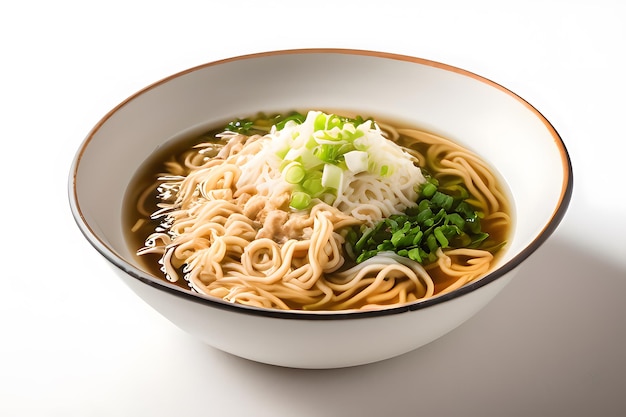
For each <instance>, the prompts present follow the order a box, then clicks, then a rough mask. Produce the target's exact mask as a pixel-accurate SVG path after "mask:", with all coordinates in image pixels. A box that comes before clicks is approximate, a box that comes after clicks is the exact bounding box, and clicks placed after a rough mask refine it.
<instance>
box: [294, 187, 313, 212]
mask: <svg viewBox="0 0 626 417" xmlns="http://www.w3.org/2000/svg"><path fill="white" fill-rule="evenodd" d="M309 204H311V196H310V195H308V194H307V193H303V192H301V191H296V192H294V193H291V202H290V203H289V206H290V207H292V208H294V209H296V210H304V209H307V208H308V207H309Z"/></svg>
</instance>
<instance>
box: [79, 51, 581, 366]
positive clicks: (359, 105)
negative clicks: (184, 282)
mask: <svg viewBox="0 0 626 417" xmlns="http://www.w3.org/2000/svg"><path fill="white" fill-rule="evenodd" d="M304 108H321V109H351V110H355V111H357V112H360V113H361V114H373V115H376V116H379V117H386V118H391V119H398V120H403V121H408V122H412V123H413V124H414V125H416V126H421V127H424V128H426V129H428V130H431V131H434V132H436V133H440V134H443V135H444V136H447V137H449V138H452V139H454V140H456V141H458V142H459V143H461V144H464V145H466V146H468V147H469V148H471V149H473V150H475V151H476V152H478V154H480V155H481V156H482V157H484V158H485V159H486V160H487V161H488V162H489V163H491V165H492V166H495V167H496V169H497V170H499V173H500V174H501V176H502V178H503V179H504V181H505V182H506V184H507V185H508V187H509V188H510V190H511V193H512V197H513V200H514V201H513V203H514V206H515V216H514V217H515V219H516V221H515V224H514V226H513V233H512V237H511V240H510V247H509V248H508V250H507V252H506V254H505V255H504V257H502V259H501V260H500V261H499V263H498V266H497V267H496V269H495V270H493V272H491V273H490V274H489V275H487V276H486V277H484V278H482V279H481V280H478V281H476V282H473V283H471V284H469V285H466V286H465V287H462V288H460V289H458V290H456V291H453V292H451V293H449V294H446V295H444V296H440V297H435V298H432V299H429V300H426V301H422V302H417V303H413V304H408V305H406V306H403V307H398V308H392V309H389V310H382V311H368V312H284V311H275V310H263V309H258V308H250V307H244V306H241V305H235V304H229V303H226V302H223V301H222V300H217V299H212V298H210V297H205V296H202V295H199V294H194V293H192V292H189V291H185V290H182V289H180V288H178V287H176V286H174V285H171V284H169V283H167V282H165V281H164V280H162V279H160V278H155V277H153V276H152V275H150V274H149V273H148V272H146V271H145V270H144V268H143V267H142V266H141V264H140V263H139V262H137V260H136V259H135V257H134V256H133V253H132V251H131V250H130V249H129V247H128V245H127V243H126V241H125V238H124V231H123V229H122V221H121V219H122V216H121V212H122V200H123V197H124V193H125V191H126V187H127V185H128V183H129V180H130V179H131V177H132V176H133V174H134V173H135V171H136V170H137V168H138V167H139V165H140V164H141V163H142V162H143V161H144V160H145V159H146V158H147V157H148V156H149V155H150V154H151V153H152V152H153V151H154V150H155V149H156V148H158V147H159V146H160V145H161V144H163V143H164V142H166V141H168V140H169V139H171V138H172V137H174V136H177V135H179V134H180V133H181V132H183V131H185V130H188V129H191V128H193V127H197V126H200V125H211V124H212V123H216V122H222V121H224V120H227V119H229V118H230V119H232V118H235V117H240V116H248V115H252V114H255V113H257V112H258V111H260V110H263V111H267V112H270V111H285V110H289V109H304ZM69 188H70V190H69V195H70V206H71V210H72V213H73V215H74V217H75V219H76V222H77V224H78V226H79V228H80V230H81V231H82V233H83V234H84V235H85V237H86V238H87V240H88V241H89V242H90V243H91V244H92V245H93V246H94V247H95V248H96V250H98V251H99V252H100V253H101V254H102V256H103V257H104V258H106V259H107V260H108V261H109V262H110V264H111V265H112V266H113V269H114V270H115V271H116V272H117V273H118V275H119V276H120V277H121V278H122V279H123V280H124V282H126V283H127V284H128V286H129V287H130V288H131V289H132V290H133V291H135V292H136V293H137V294H138V295H139V296H140V297H141V298H142V299H143V300H145V301H146V302H147V303H149V304H150V305H151V306H152V307H154V308H155V309H156V310H157V311H159V312H160V313H161V314H163V315H164V316H165V317H167V318H168V319H169V320H171V321H172V322H173V323H175V324H176V325H178V326H179V327H181V328H182V329H184V330H185V331H187V332H189V333H190V334H192V335H194V336H196V337H198V338H199V339H201V340H203V341H205V342H206V343H208V344H209V345H211V346H214V347H216V348H218V349H221V350H224V351H226V352H230V353H232V354H234V355H238V356H241V357H244V358H248V359H252V360H255V361H260V362H265V363H269V364H276V365H282V366H289V367H301V368H333V367H345V366H352V365H359V364H365V363H370V362H375V361H379V360H382V359H386V358H390V357H393V356H396V355H400V354H402V353H405V352H408V351H410V350H412V349H415V348H417V347H419V346H422V345H424V344H426V343H428V342H431V341H432V340H435V339H436V338H438V337H440V336H442V335H443V334H445V333H447V332H449V331H450V330H452V329H454V328H455V327H457V326H458V325H460V324H461V323H463V322H464V321H466V320H467V319H468V318H470V317H471V316H472V315H473V314H474V313H476V312H477V311H478V310H480V309H481V308H482V307H483V306H484V305H485V304H487V302H489V301H490V300H491V299H492V298H493V297H494V296H495V295H496V294H497V293H498V292H499V291H500V290H501V289H502V288H503V287H504V286H505V285H506V284H507V283H508V282H509V281H510V280H511V278H512V277H513V275H514V273H515V272H516V270H517V268H518V267H519V266H520V264H521V263H522V262H523V261H524V260H525V259H527V258H528V256H530V255H531V254H532V253H533V252H534V251H535V250H536V249H537V248H538V247H539V246H540V245H541V244H542V243H543V242H544V241H545V240H546V239H547V238H548V236H549V235H550V234H551V233H552V232H553V231H554V229H555V228H556V227H557V224H558V223H559V222H560V220H561V218H562V217H563V215H564V213H565V211H566V209H567V206H568V203H569V200H570V196H571V190H572V170H571V165H570V160H569V157H568V155H567V151H566V149H565V147H564V145H563V143H562V141H561V139H560V137H559V135H558V134H557V132H556V131H555V130H554V128H553V127H552V126H551V125H550V123H549V122H548V121H547V120H546V119H545V118H544V117H543V116H542V115H541V114H540V113H539V112H538V111H537V110H536V109H535V108H533V107H532V106H531V105H530V104H528V103H527V102H526V101H524V100H523V99H521V98H520V97H518V96H517V95H515V94H514V93H512V92H511V91H509V90H507V89H505V88H503V87H502V86H500V85H498V84H496V83H494V82H492V81H489V80H487V79H485V78H482V77H480V76H478V75H475V74H472V73H470V72H467V71H464V70H461V69H459V68H455V67H451V66H448V65H445V64H441V63H437V62H432V61H428V60H424V59H419V58H413V57H407V56H398V55H392V54H387V53H380V52H369V51H356V50H334V49H320V50H292V51H277V52H268V53H260V54H255V55H249V56H242V57H236V58H232V59H226V60H223V61H218V62H212V63H209V64H206V65H201V66H199V67H196V68H191V69H189V70H186V71H183V72H181V73H179V74H175V75H172V76H170V77H168V78H166V79H164V80H161V81H159V82H157V83H155V84H153V85H151V86H149V87H147V88H145V89H143V90H142V91H140V92H138V93H136V94H134V95H133V96H131V97H130V98H128V99H126V100H125V101H124V102H122V103H121V104H120V105H119V106H117V107H116V108H114V109H113V110H112V111H111V112H109V113H108V114H107V115H106V116H104V118H103V119H102V120H101V121H100V122H99V123H98V124H97V125H96V126H95V127H94V128H93V130H92V131H91V132H90V133H89V134H88V136H87V138H86V139H85V141H84V142H83V143H82V145H81V146H80V148H79V150H78V152H77V154H76V157H75V160H74V162H73V165H72V167H71V173H70V182H69ZM329 347H330V348H329Z"/></svg>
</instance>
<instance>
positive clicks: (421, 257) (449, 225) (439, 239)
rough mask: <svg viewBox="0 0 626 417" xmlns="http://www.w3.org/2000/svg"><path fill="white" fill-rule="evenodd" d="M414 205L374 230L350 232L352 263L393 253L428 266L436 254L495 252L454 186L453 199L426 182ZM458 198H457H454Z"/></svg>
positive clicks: (465, 196)
mask: <svg viewBox="0 0 626 417" xmlns="http://www.w3.org/2000/svg"><path fill="white" fill-rule="evenodd" d="M419 189H420V192H421V193H420V196H419V197H418V200H417V204H416V205H415V206H413V207H410V208H408V209H407V210H406V211H405V212H404V213H403V214H395V215H392V216H390V217H388V218H385V219H383V220H381V221H380V222H378V223H377V224H376V225H375V226H374V227H373V228H366V229H363V230H359V229H353V231H356V232H357V233H356V236H353V237H352V241H353V242H356V243H354V244H353V245H352V246H351V247H350V253H352V254H353V256H354V258H353V259H355V261H356V262H357V263H358V262H362V261H363V260H365V259H369V258H371V257H372V256H375V255H376V254H377V253H379V252H383V251H393V252H395V253H396V254H397V255H399V256H403V257H406V258H409V259H411V260H413V261H416V262H419V263H422V264H428V263H432V262H435V261H436V260H437V255H436V252H437V250H439V248H441V249H447V248H461V247H466V248H479V247H480V248H484V249H485V250H497V249H498V248H499V247H500V246H501V244H499V245H496V244H494V243H490V242H489V241H488V237H489V234H487V233H484V232H482V231H481V228H480V213H478V212H477V211H475V210H474V208H473V207H472V206H471V205H470V204H469V203H468V202H467V201H466V199H468V198H470V195H469V193H468V192H467V190H465V189H464V187H462V186H461V185H455V188H454V190H453V192H454V196H452V195H449V194H446V193H445V192H443V191H441V190H439V189H438V182H437V181H436V180H434V179H429V180H428V182H427V183H425V184H424V185H422V186H421V187H420V188H419ZM455 196H458V197H455Z"/></svg>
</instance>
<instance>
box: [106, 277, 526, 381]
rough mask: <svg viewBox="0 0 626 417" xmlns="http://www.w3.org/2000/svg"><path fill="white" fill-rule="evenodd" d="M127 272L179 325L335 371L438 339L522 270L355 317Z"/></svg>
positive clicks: (288, 361) (256, 355) (256, 353)
mask: <svg viewBox="0 0 626 417" xmlns="http://www.w3.org/2000/svg"><path fill="white" fill-rule="evenodd" d="M115 271H116V272H117V273H118V275H119V276H120V278H121V279H122V280H123V281H124V282H125V283H126V284H127V285H128V286H129V287H130V288H131V289H132V290H133V291H134V292H135V293H136V294H137V295H138V296H139V297H140V298H142V299H143V300H144V301H145V302H146V303H148V304H149V305H150V306H151V307H153V308H154V309H155V310H156V311H157V312H159V313H160V314H161V315H163V316H164V317H165V318H167V319H168V320H170V321H171V322H172V323H173V324H175V325H176V326H178V327H179V328H181V329H182V330H184V331H185V332H187V333H189V334H190V335H192V336H194V337H196V338H197V339H199V340H201V341H203V342H205V343H207V344H208V345H210V346H212V347H215V348H217V349H220V350H222V351H225V352H228V353H231V354H233V355H236V356H239V357H242V358H245V359H250V360H253V361H256V362H262V363H266V364H271V365H278V366H284V367H292V368H308V369H329V368H341V367H348V366H356V365H363V364H368V363H373V362H378V361H381V360H384V359H389V358H392V357H395V356H398V355H401V354H403V353H406V352H409V351H411V350H414V349H416V348H418V347H420V346H423V345H425V344H427V343H430V342H432V341H433V340H435V339H437V338H439V337H441V336H443V335H444V334H446V333H448V332H449V331H451V330H453V329H454V328H456V327H457V326H459V325H460V324H462V323H463V322H465V321H466V320H468V319H469V318H470V317H472V316H473V315H474V314H475V313H476V312H478V311H479V310H480V309H482V308H483V307H484V306H485V305H486V304H487V303H488V302H489V301H491V300H492V299H493V298H494V297H495V296H496V294H498V293H499V292H500V291H501V290H502V289H503V288H504V287H505V286H506V285H507V284H508V283H509V281H510V280H511V279H512V278H513V275H514V274H515V273H516V271H517V270H513V271H511V272H509V273H508V274H507V275H506V276H504V277H502V278H501V279H499V280H497V281H494V282H492V283H490V284H489V285H486V286H484V287H481V288H479V289H478V290H476V291H473V292H471V293H469V294H466V295H464V296H462V297H457V298H454V299H452V300H449V301H447V302H445V303H443V304H436V305H433V306H430V307H428V308H425V309H420V310H414V311H409V312H406V313H402V314H393V315H383V316H375V317H367V318H356V319H345V318H339V319H330V320H315V319H312V320H311V319H306V320H295V319H283V318H272V317H263V316H258V315H253V314H246V313H240V312H236V311H230V310H226V309H220V308H214V307H211V306H207V305H206V304H202V303H196V302H190V301H189V300H188V299H186V298H183V297H176V296H172V295H171V294H170V293H168V292H165V291H163V290H160V289H158V288H155V287H153V286H151V285H146V284H144V283H142V282H140V281H138V280H137V279H135V278H132V277H130V276H129V275H128V274H126V273H124V272H123V271H121V270H119V269H117V268H115Z"/></svg>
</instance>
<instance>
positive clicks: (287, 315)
mask: <svg viewBox="0 0 626 417" xmlns="http://www.w3.org/2000/svg"><path fill="white" fill-rule="evenodd" d="M302 54H343V55H361V56H370V57H375V58H382V59H391V60H400V61H404V62H409V63H416V64H420V65H425V66H429V67H433V68H438V69H442V70H446V71H451V72H454V73H457V74H459V75H463V76H467V77H469V78H472V79H474V80H477V81H480V82H482V83H484V84H487V85H489V86H491V87H493V88H496V89H498V90H500V91H502V92H504V93H505V94H507V95H509V96H510V97H512V98H514V99H515V100H517V101H518V102H519V103H521V104H522V105H524V106H525V107H526V108H527V109H529V110H530V111H531V112H532V113H534V115H535V116H536V117H537V118H538V119H539V120H540V121H541V122H542V123H543V124H544V125H545V127H546V129H547V130H548V131H549V132H550V134H551V136H552V137H553V139H554V143H555V145H556V147H557V148H558V150H559V153H560V156H561V163H562V170H563V174H564V177H563V184H562V186H561V195H560V196H559V200H558V203H557V204H556V206H555V209H554V211H553V213H552V215H551V218H550V220H549V221H548V222H547V223H546V224H545V226H544V228H543V229H542V230H541V231H540V232H539V234H538V235H537V237H536V238H535V239H534V240H533V241H532V242H530V243H529V244H528V245H527V246H526V247H525V248H524V249H522V250H521V251H520V252H519V253H518V254H517V255H515V256H514V257H513V258H511V259H510V260H509V261H507V262H506V263H504V264H503V265H501V266H500V267H498V268H497V269H496V270H494V271H492V272H490V273H488V274H487V275H485V276H483V277H482V278H480V279H478V280H476V281H474V282H471V283H469V284H466V285H464V286H462V287H460V288H458V289H456V290H454V291H451V292H449V293H446V294H442V295H438V296H434V297H431V298H428V299H425V300H418V301H414V302H411V303H407V304H403V305H400V306H396V307H390V308H382V309H376V310H339V311H329V310H322V311H303V310H278V309H268V308H261V307H254V306H247V305H242V304H235V303H230V302H227V301H224V300H222V299H219V298H217V297H211V296H207V295H204V294H201V293H197V292H192V291H191V290H187V289H183V288H181V287H178V286H176V285H174V284H171V283H169V282H167V281H165V280H163V279H161V278H158V277H154V276H152V275H150V274H147V273H145V272H143V271H141V270H139V269H138V268H135V267H134V266H132V265H131V264H129V263H128V262H126V261H125V260H124V259H123V258H122V257H121V256H118V255H117V254H116V253H115V251H114V250H112V249H111V248H110V247H109V246H108V245H107V244H106V243H105V242H103V241H102V240H101V239H99V238H98V236H97V234H96V233H95V232H94V231H93V229H92V228H91V227H90V226H89V223H88V222H87V220H86V217H85V216H84V215H83V212H82V210H81V207H80V204H79V202H78V194H77V190H76V177H77V175H78V169H79V166H80V163H81V159H82V156H83V154H84V152H85V151H86V149H87V147H88V146H89V143H90V142H91V140H92V139H93V137H94V135H95V134H96V133H97V132H98V131H99V129H100V128H101V127H102V125H104V124H105V123H106V121H107V120H108V119H109V118H111V117H112V116H113V115H114V114H115V113H116V112H117V111H118V110H120V109H121V108H122V107H124V105H125V104H127V103H129V102H130V101H132V100H134V99H136V98H137V97H139V96H141V95H142V94H144V93H146V92H148V91H150V90H152V89H154V88H156V87H158V86H160V85H162V84H165V83H167V82H169V81H171V80H173V79H175V78H178V77H181V76H184V75H186V74H189V73H191V72H194V71H198V70H202V69H204V68H207V67H212V66H217V65H221V64H224V63H228V62H233V61H241V60H250V59H257V58H262V57H270V56H279V55H302ZM69 174H70V175H69V184H68V194H69V204H70V209H71V212H72V215H73V217H74V220H75V222H76V224H77V225H78V227H79V229H80V231H81V232H82V234H83V235H84V237H85V238H86V239H87V241H88V242H89V243H90V244H91V245H92V246H93V247H94V248H95V249H96V250H97V251H98V252H99V253H100V254H101V255H102V256H103V257H104V258H105V259H106V260H108V261H109V262H110V263H111V264H113V266H115V267H116V268H118V269H119V270H121V271H123V272H124V273H125V274H127V275H128V276H130V277H132V278H133V279H136V280H138V281H140V282H141V283H143V284H145V285H148V286H150V287H153V288H155V289H158V290H161V291H165V292H167V293H169V294H171V295H174V296H177V297H181V298H183V299H185V300H188V301H192V302H196V303H200V304H204V305H207V306H210V307H215V308H219V309H224V310H228V311H231V312H236V313H242V314H250V315H255V316H264V317H272V318H280V319H301V320H302V319H304V320H337V319H357V318H371V317H379V316H388V315H395V314H401V313H405V312H409V311H415V310H421V309H424V308H428V307H431V306H435V305H438V304H441V303H444V302H446V301H448V300H452V299H455V298H458V297H461V296H464V295H466V294H469V293H471V292H473V291H475V290H477V289H479V288H481V287H484V286H486V285H488V284H490V283H492V282H494V281H496V280H497V279H499V278H501V277H503V276H504V275H506V274H507V273H508V272H510V271H512V270H513V269H515V268H516V267H517V266H518V265H519V264H520V263H522V262H523V261H524V260H525V259H526V258H528V257H529V256H530V255H531V254H532V253H534V252H535V251H536V250H537V249H538V248H539V247H540V246H541V245H542V244H543V243H544V242H545V241H546V240H547V239H548V238H549V237H550V235H552V233H553V232H554V231H555V230H556V229H557V227H558V225H559V224H560V222H561V220H562V219H563V217H564V216H565V213H566V211H567V209H568V206H569V204H570V201H571V197H572V192H573V170H572V162H571V158H570V156H569V153H568V151H567V148H566V147H565V144H564V142H563V140H562V138H561V136H560V135H559V133H558V132H557V131H556V129H555V128H554V126H553V125H552V124H551V123H550V122H549V121H548V120H547V118H546V117H544V116H543V114H541V112H539V110H537V109H536V108H535V107H534V106H532V105H531V104H530V103H529V102H527V101H526V100H525V99H523V98H522V97H520V96H519V95H517V94H516V93H514V92H513V91H511V90H509V89H508V88H505V87H504V86H502V85H500V84H498V83H496V82H494V81H492V80H490V79H488V78H485V77H483V76H480V75H478V74H475V73H473V72H470V71H467V70H465V69H462V68H459V67H455V66H452V65H449V64H444V63H441V62H437V61H432V60H429V59H425V58H419V57H414V56H409V55H402V54H397V53H391V52H381V51H373V50H363V49H346V48H300V49H284V50H272V51H264V52H256V53H249V54H244V55H239V56H234V57H229V58H224V59H219V60H215V61H211V62H207V63H204V64H201V65H197V66H193V67H191V68H188V69H185V70H182V71H179V72H177V73H174V74H172V75H169V76H167V77H164V78H162V79H160V80H158V81H156V82H154V83H152V84H149V85H148V86H146V87H144V88H142V89H141V90H139V91H137V92H136V93H134V94H132V95H131V96H129V97H128V98H126V99H125V100H123V101H122V102H120V103H119V104H118V105H117V106H115V107H114V108H113V109H111V110H110V111H109V112H108V113H107V114H106V115H105V116H104V117H102V119H100V121H98V123H96V125H95V126H94V127H93V128H92V129H91V130H90V131H89V133H88V134H87V136H86V137H85V139H84V140H83V142H82V143H81V144H80V146H79V148H78V150H77V152H76V155H75V157H74V159H73V161H72V164H71V167H70V173H69Z"/></svg>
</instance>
